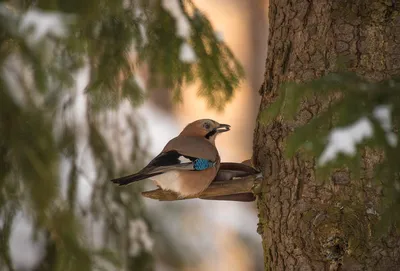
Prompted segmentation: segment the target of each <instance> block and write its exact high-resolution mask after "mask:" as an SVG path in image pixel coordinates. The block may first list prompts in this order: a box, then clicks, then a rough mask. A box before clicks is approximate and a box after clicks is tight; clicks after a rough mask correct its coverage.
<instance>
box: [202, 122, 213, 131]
mask: <svg viewBox="0 0 400 271" xmlns="http://www.w3.org/2000/svg"><path fill="white" fill-rule="evenodd" d="M203 127H204V129H206V130H209V129H210V127H211V125H210V123H208V122H206V123H204V124H203Z"/></svg>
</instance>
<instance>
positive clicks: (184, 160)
mask: <svg viewBox="0 0 400 271" xmlns="http://www.w3.org/2000/svg"><path fill="white" fill-rule="evenodd" d="M178 159H179V161H181V163H182V164H183V163H191V162H192V161H191V160H190V159H188V158H186V157H185V156H183V155H181V156H179V158H178Z"/></svg>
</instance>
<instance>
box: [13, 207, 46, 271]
mask: <svg viewBox="0 0 400 271" xmlns="http://www.w3.org/2000/svg"><path fill="white" fill-rule="evenodd" d="M33 231H34V229H33V226H32V222H31V221H29V220H28V219H27V218H26V217H25V216H24V215H23V213H21V212H19V213H18V214H17V215H16V216H15V218H14V221H13V227H12V230H11V235H10V256H11V260H12V263H13V266H14V269H16V270H32V269H34V268H35V267H36V266H37V265H38V264H39V262H40V261H41V259H42V258H43V256H44V245H45V237H44V235H43V233H42V232H38V233H37V239H36V240H33V239H32V238H33Z"/></svg>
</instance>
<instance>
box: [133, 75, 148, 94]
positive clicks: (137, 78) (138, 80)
mask: <svg viewBox="0 0 400 271" xmlns="http://www.w3.org/2000/svg"><path fill="white" fill-rule="evenodd" d="M133 78H134V80H135V82H136V84H137V85H138V86H139V88H140V89H141V90H142V91H146V84H145V82H144V80H143V77H142V76H140V75H139V74H138V73H135V75H134V77H133Z"/></svg>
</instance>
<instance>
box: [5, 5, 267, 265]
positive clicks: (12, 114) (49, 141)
mask: <svg viewBox="0 0 400 271" xmlns="http://www.w3.org/2000/svg"><path fill="white" fill-rule="evenodd" d="M150 2H151V3H152V4H154V3H157V4H155V5H153V6H152V5H151V4H148V3H150ZM183 2H189V4H188V5H187V6H189V7H193V6H191V2H190V1H183ZM183 2H182V1H181V2H178V1H175V0H174V1H172V0H171V1H169V0H164V1H140V0H125V1H107V0H105V1H104V0H99V1H97V0H88V1H67V2H65V1H57V0H37V1H36V0H9V1H0V67H1V70H0V271H3V270H4V271H53V270H57V271H68V270H73V271H79V270H84V271H88V270H102V271H103V270H139V271H142V270H143V271H144V270H158V271H164V270H165V271H169V270H171V271H172V270H177V271H178V270H179V271H180V270H182V271H189V270H190V271H203V270H204V271H205V270H207V271H208V270H223V271H224V270H230V271H239V270H240V271H241V270H243V271H252V270H263V257H262V247H261V238H260V236H259V235H258V234H257V232H256V230H257V223H258V218H257V209H256V205H255V203H254V202H253V203H240V202H239V203H238V202H224V201H206V200H185V201H179V202H158V201H154V200H150V199H145V198H143V197H141V196H140V192H141V191H143V190H145V189H152V188H153V187H154V186H153V185H152V183H151V181H145V184H144V185H142V184H140V183H138V184H133V185H130V186H126V187H122V188H119V187H116V186H114V185H112V184H110V182H109V180H110V179H111V178H114V177H116V176H122V175H125V174H126V175H127V174H131V173H133V172H135V171H137V170H138V169H140V168H141V167H142V166H144V165H145V164H146V163H147V162H149V161H150V160H151V158H152V157H154V156H155V155H157V154H158V153H159V152H160V151H161V150H162V148H163V147H164V145H165V144H166V143H167V142H168V141H169V140H170V139H171V138H173V137H175V136H176V135H177V134H178V133H179V132H180V131H181V130H182V129H183V127H185V126H186V125H187V124H188V123H189V122H192V121H194V120H196V119H201V118H211V119H215V120H216V121H218V122H220V123H228V124H230V125H231V126H232V129H231V131H230V132H229V133H226V134H224V135H222V136H221V137H219V138H218V139H217V147H218V149H219V153H220V156H221V159H222V161H224V162H242V161H244V160H247V159H250V158H251V156H252V143H253V142H252V140H253V130H254V126H255V121H256V116H257V112H258V108H259V95H258V90H259V88H260V87H261V84H262V81H263V78H264V65H265V59H266V53H267V36H268V25H267V7H268V0H254V1H241V0H210V1H201V0H195V1H193V4H194V5H195V6H197V8H198V9H199V10H200V11H201V12H202V13H201V14H200V13H197V14H196V12H192V13H190V12H191V11H190V9H188V11H185V12H186V13H187V14H191V15H190V16H187V17H190V18H191V20H192V21H191V27H195V26H196V24H197V26H199V25H200V26H201V27H202V28H200V30H199V32H202V33H200V34H201V35H202V36H200V37H201V39H197V40H194V38H196V36H193V35H192V36H190V35H189V36H184V35H183V36H182V35H180V34H179V27H177V28H178V30H177V29H175V28H174V27H175V21H174V20H175V19H176V22H178V21H179V20H182V18H184V17H185V16H183V13H182V12H180V14H178V15H177V11H178V10H180V9H182V10H185V9H184V7H179V4H176V5H175V6H174V5H173V4H172V3H183ZM160 7H161V8H160ZM146 9H152V11H151V12H149V13H146ZM178 13H179V12H178ZM203 13H204V14H205V15H206V16H207V18H208V20H209V21H210V23H211V25H212V26H213V31H215V33H214V32H211V35H210V29H209V28H208V23H207V22H206V21H207V19H206V18H204V17H202V14H203ZM154 14H156V15H157V16H153V15H154ZM77 18H78V19H77ZM132 18H133V19H132ZM132 20H133V21H134V22H132ZM132 24H134V27H132ZM177 25H178V23H177ZM160 26H161V28H160ZM176 30H177V31H176ZM197 30H198V29H197ZM211 30H212V29H211ZM203 32H204V33H205V34H204V33H203ZM166 33H167V35H165V34H166ZM197 34H198V33H197ZM160 37H163V38H165V37H166V39H165V40H163V42H161V43H159V44H158V43H157V42H155V41H159V39H160ZM191 39H193V40H191ZM132 41H133V43H134V44H133V45H132ZM196 42H197V43H196ZM202 42H204V44H206V45H207V46H209V47H211V48H213V49H215V51H216V52H217V53H216V54H209V55H206V56H207V57H209V60H213V61H214V62H213V63H214V64H215V63H217V64H218V65H219V66H218V65H216V66H217V69H216V70H215V67H210V69H214V70H210V73H209V78H207V77H205V81H207V80H208V81H207V82H206V83H204V82H200V80H197V79H196V80H194V82H192V83H191V84H186V83H185V82H189V81H193V80H189V79H187V78H193V77H195V78H197V77H196V76H201V75H204V67H207V66H206V65H204V64H203V63H202V62H201V61H198V62H197V63H192V62H196V61H193V58H192V59H191V58H186V59H183V58H182V57H181V56H180V55H179V53H178V52H179V50H177V48H181V49H182V44H186V45H187V44H191V45H193V44H194V45H195V46H193V48H192V50H193V49H194V51H195V53H196V54H197V55H198V57H199V58H200V57H201V55H200V53H201V51H199V48H202V47H201V46H204V47H203V49H204V48H206V47H207V46H206V45H204V44H203V43H202ZM225 44H226V45H227V46H228V47H229V48H230V49H231V50H232V52H233V55H234V56H235V57H236V59H237V60H238V61H239V62H240V64H241V65H242V66H243V69H244V74H245V77H244V79H243V80H241V81H240V84H239V85H238V86H237V82H238V80H236V79H237V78H239V77H240V76H238V75H239V74H240V72H239V69H238V68H237V66H235V65H234V64H232V61H231V58H232V56H231V55H230V52H229V50H228V49H227V47H226V45H225ZM179 45H181V47H179ZM132 48H133V49H132ZM206 49H207V48H206ZM132 51H133V52H134V53H131V52H132ZM204 51H206V50H204ZM135 53H136V54H135ZM127 55H128V56H129V57H126V56H127ZM141 55H143V56H144V58H145V61H142V62H140V61H138V59H140V57H141ZM178 55H179V57H178ZM186 57H187V55H186ZM160 59H161V61H160ZM171 59H172V60H171ZM162 61H165V63H163V62H162ZM168 61H169V62H168ZM167 62H168V63H167ZM182 62H183V63H182ZM221 63H222V64H221ZM164 64H165V65H164ZM195 65H197V66H195ZM224 65H225V66H230V67H231V69H229V68H228V69H225V68H226V67H224ZM132 66H135V67H134V68H133V67H132ZM203 66H204V67H203ZM171 67H172V68H171ZM193 67H195V68H193ZM232 67H233V68H232ZM218 68H219V70H218ZM193 70H195V71H196V72H193ZM220 70H223V72H225V73H226V74H228V75H233V76H232V77H229V78H228V80H226V78H221V77H219V76H220V75H221V74H222V73H223V72H220ZM153 73H154V74H153ZM159 74H163V75H165V74H167V75H168V76H170V77H171V79H170V80H169V78H166V80H164V81H165V82H166V83H165V84H164V85H163V84H158V86H156V87H154V84H153V81H154V78H156V79H158V77H157V76H158V75H159ZM202 79H203V78H202ZM171 81H172V83H171ZM226 81H229V82H228V83H227V84H224V83H226ZM174 82H179V83H178V84H175V83H174ZM182 82H183V84H182ZM221 82H223V83H221ZM207 84H208V85H207ZM177 85H178V87H180V86H181V85H183V87H182V90H181V95H182V97H181V98H182V102H178V103H176V102H173V100H174V97H173V96H174V94H176V90H175V88H176V86H177ZM204 86H206V88H208V90H210V93H211V94H210V93H209V94H208V96H207V95H203V96H201V95H200V96H201V97H199V95H198V90H199V88H200V87H204ZM221 86H226V87H227V88H226V89H222V90H221ZM229 87H232V88H234V96H233V98H232V99H231V100H230V101H229V102H228V103H227V104H226V105H225V107H224V110H217V109H215V107H214V108H212V107H210V103H209V101H210V100H209V98H210V97H211V96H212V95H221V97H225V96H224V95H225V94H224V93H228V94H229V91H230V90H229ZM221 93H222V94H221ZM226 97H227V100H229V95H227V96H226ZM145 98H147V99H145ZM142 100H144V103H141V101H142ZM115 101H117V102H115ZM138 104H140V105H138Z"/></svg>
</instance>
